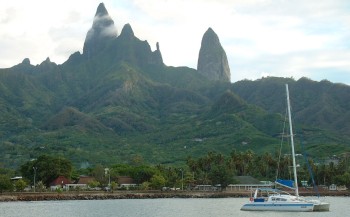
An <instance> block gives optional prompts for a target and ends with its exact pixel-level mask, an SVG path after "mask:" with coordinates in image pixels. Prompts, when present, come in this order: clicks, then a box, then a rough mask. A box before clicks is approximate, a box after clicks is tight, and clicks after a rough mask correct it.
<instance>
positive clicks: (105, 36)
mask: <svg viewBox="0 0 350 217" xmlns="http://www.w3.org/2000/svg"><path fill="white" fill-rule="evenodd" d="M117 36H118V32H117V28H116V27H115V26H114V21H113V20H112V18H111V17H110V16H109V14H108V12H107V9H106V8H105V6H104V4H103V3H100V4H99V6H98V7H97V10H96V14H95V18H94V22H93V24H92V27H91V29H90V30H89V31H88V33H87V35H86V38H85V42H84V49H83V54H84V55H85V56H87V57H91V56H93V55H95V54H96V53H97V52H98V51H100V50H102V49H103V48H104V47H105V45H106V42H107V41H108V40H109V39H113V38H116V37H117Z"/></svg>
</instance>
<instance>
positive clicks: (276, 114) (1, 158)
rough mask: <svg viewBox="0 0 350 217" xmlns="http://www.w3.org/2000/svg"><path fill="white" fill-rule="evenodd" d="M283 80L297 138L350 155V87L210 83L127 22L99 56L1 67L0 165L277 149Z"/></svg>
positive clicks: (320, 151)
mask: <svg viewBox="0 0 350 217" xmlns="http://www.w3.org/2000/svg"><path fill="white" fill-rule="evenodd" d="M87 45H89V46H93V43H90V44H89V43H87ZM88 48H89V47H87V48H84V51H85V50H89V49H88ZM285 83H288V84H289V87H290V93H291V100H292V107H293V116H294V122H295V123H294V125H295V128H296V133H297V138H299V139H300V141H302V142H303V143H304V144H305V146H306V149H307V150H308V151H309V154H310V155H313V156H314V157H316V158H319V159H323V158H325V157H328V156H331V155H333V154H341V153H345V152H349V151H350V124H349V123H350V87H349V86H347V85H343V84H333V83H330V82H328V81H321V82H315V81H311V80H309V79H306V78H302V79H300V80H298V81H295V80H293V79H290V78H273V77H270V78H263V79H259V80H256V81H249V80H243V81H239V82H236V83H233V84H232V83H228V82H222V81H212V80H210V79H208V78H206V77H204V76H202V75H201V74H199V73H198V72H197V70H195V69H191V68H188V67H169V66H166V65H165V64H164V63H163V62H162V57H161V53H160V50H158V48H157V50H156V51H151V48H150V46H149V44H148V42H147V41H142V40H140V39H138V38H137V37H136V36H134V34H133V31H132V29H131V26H130V25H126V26H125V27H124V28H123V30H122V33H121V35H120V36H118V37H116V38H111V39H108V40H105V39H104V40H103V41H100V42H99V47H98V49H97V50H94V53H93V55H90V54H89V53H83V54H81V53H79V52H76V53H74V54H72V55H71V56H70V57H69V59H68V60H67V61H66V62H65V63H63V64H61V65H57V64H55V63H53V62H51V61H50V60H49V59H47V60H45V61H44V62H43V63H41V64H40V65H36V66H33V65H31V64H30V61H29V59H25V60H24V61H23V62H22V63H20V64H18V65H16V66H14V67H11V68H8V69H0V136H1V140H0V153H1V155H0V164H2V165H3V166H5V167H12V168H17V167H18V166H19V165H21V164H23V163H24V162H27V161H28V160H30V159H34V158H36V157H38V156H40V155H42V154H53V155H58V156H60V155H61V156H65V157H66V158H68V159H70V160H71V161H72V162H73V163H74V164H75V166H77V167H80V166H82V167H84V166H88V165H96V164H112V163H128V162H130V161H132V159H133V158H135V157H138V158H140V157H141V158H142V159H143V160H144V161H145V162H149V163H152V164H183V163H184V162H185V160H186V158H187V157H188V156H192V157H198V156H201V155H204V154H206V153H208V152H209V151H217V152H220V153H224V154H228V153H230V152H231V151H232V150H233V149H236V150H238V151H239V150H247V149H251V150H253V151H254V152H257V153H263V152H266V151H268V152H270V153H274V152H276V150H277V148H278V147H279V143H280V138H279V134H280V133H281V132H282V128H283V120H284V117H285V108H286V103H285V101H286V100H285V87H284V84H285ZM301 136H302V137H301Z"/></svg>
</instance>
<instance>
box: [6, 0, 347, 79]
mask: <svg viewBox="0 0 350 217" xmlns="http://www.w3.org/2000/svg"><path fill="white" fill-rule="evenodd" d="M100 2H101V1H96V0H60V1H57V0H30V1H25V0H11V1H8V0H0V68H7V67H11V66H13V65H15V64H18V63H20V62H22V60H23V59H24V58H26V57H28V58H29V59H30V60H31V63H32V64H33V65H36V64H40V63H41V62H42V61H44V60H45V59H46V58H47V57H50V59H51V61H53V62H56V63H58V64H61V63H63V62H64V61H66V60H67V59H68V57H69V55H70V54H72V53H74V52H75V51H80V52H82V49H83V44H84V40H85V36H86V33H87V31H88V30H89V29H90V27H91V25H92V21H93V18H94V15H95V12H96V9H97V6H98V4H99V3H100ZM104 4H105V6H106V8H107V10H108V12H109V14H110V16H111V17H112V19H113V20H114V22H115V24H116V26H117V28H118V31H119V33H120V31H121V29H122V27H123V26H124V24H126V23H130V25H131V26H132V28H133V30H134V32H135V35H136V36H137V37H138V38H139V39H141V40H147V41H148V42H149V43H150V45H151V47H152V49H153V50H154V49H155V44H156V42H159V43H160V50H161V52H162V55H163V60H164V62H165V64H166V65H171V66H189V67H192V68H196V67H197V60H198V53H199V48H200V43H201V39H202V36H203V34H204V32H205V31H206V30H207V29H208V27H212V28H213V30H214V31H215V32H216V33H217V34H218V36H219V38H220V41H221V44H222V46H223V47H224V49H225V51H226V54H227V56H228V61H229V64H230V68H231V80H232V81H233V82H235V81H239V80H242V79H252V80H255V79H258V78H261V77H262V76H268V75H270V76H280V77H294V78H296V79H298V78H300V77H303V76H304V77H308V78H311V79H313V80H316V81H320V80H322V79H327V80H330V81H332V82H340V83H346V84H350V1H349V0H105V1H104Z"/></svg>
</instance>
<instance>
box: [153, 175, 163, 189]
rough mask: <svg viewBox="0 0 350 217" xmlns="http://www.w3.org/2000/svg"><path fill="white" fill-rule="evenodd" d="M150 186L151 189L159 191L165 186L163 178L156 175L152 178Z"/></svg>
mask: <svg viewBox="0 0 350 217" xmlns="http://www.w3.org/2000/svg"><path fill="white" fill-rule="evenodd" d="M150 182H151V183H150V185H151V187H152V188H153V189H161V188H162V187H164V185H165V182H166V180H165V178H164V177H163V176H162V175H159V174H156V175H154V176H152V178H151V180H150Z"/></svg>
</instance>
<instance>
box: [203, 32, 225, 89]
mask: <svg viewBox="0 0 350 217" xmlns="http://www.w3.org/2000/svg"><path fill="white" fill-rule="evenodd" d="M197 70H198V72H199V73H201V74H202V75H204V76H205V77H207V78H209V79H211V80H218V81H226V82H230V78H231V73H230V67H229V65H228V61H227V56H226V53H225V50H224V49H223V48H222V46H221V44H220V40H219V37H218V36H217V35H216V33H215V32H214V31H213V30H212V29H211V28H209V29H208V30H207V31H206V32H205V33H204V35H203V38H202V44H201V48H200V51H199V56H198V65H197Z"/></svg>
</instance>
